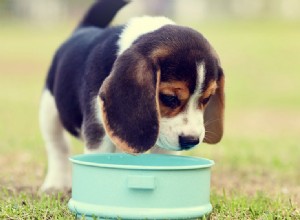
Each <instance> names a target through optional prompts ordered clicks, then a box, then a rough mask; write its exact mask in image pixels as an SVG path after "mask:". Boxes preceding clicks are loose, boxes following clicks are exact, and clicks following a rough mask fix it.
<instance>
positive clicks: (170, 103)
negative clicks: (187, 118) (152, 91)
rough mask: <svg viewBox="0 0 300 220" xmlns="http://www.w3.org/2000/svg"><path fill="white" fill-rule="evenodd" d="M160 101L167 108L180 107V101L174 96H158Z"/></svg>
mask: <svg viewBox="0 0 300 220" xmlns="http://www.w3.org/2000/svg"><path fill="white" fill-rule="evenodd" d="M159 99H160V101H161V102H162V103H163V104H164V105H165V106H167V107H169V108H177V107H178V106H180V100H179V99H178V97H177V96H175V95H166V94H162V93H160V94H159Z"/></svg>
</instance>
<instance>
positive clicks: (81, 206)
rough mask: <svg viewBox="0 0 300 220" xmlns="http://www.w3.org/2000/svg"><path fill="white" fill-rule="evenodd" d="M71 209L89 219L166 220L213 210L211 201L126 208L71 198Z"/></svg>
mask: <svg viewBox="0 0 300 220" xmlns="http://www.w3.org/2000/svg"><path fill="white" fill-rule="evenodd" d="M68 206H69V209H70V210H71V211H72V212H73V213H74V214H75V215H76V217H77V218H78V219H80V218H81V217H83V216H84V217H85V219H87V220H95V219H97V220H135V219H137V220H138V219H139V220H141V219H147V220H165V219H170V220H171V219H177V220H179V219H185V220H188V219H197V218H201V217H203V216H204V215H208V214H209V213H210V212H211V211H212V205H211V204H210V203H208V204H205V205H202V206H198V207H190V208H172V209H170V208H124V207H109V206H101V205H92V204H87V203H82V202H78V201H75V200H74V199H70V201H69V203H68Z"/></svg>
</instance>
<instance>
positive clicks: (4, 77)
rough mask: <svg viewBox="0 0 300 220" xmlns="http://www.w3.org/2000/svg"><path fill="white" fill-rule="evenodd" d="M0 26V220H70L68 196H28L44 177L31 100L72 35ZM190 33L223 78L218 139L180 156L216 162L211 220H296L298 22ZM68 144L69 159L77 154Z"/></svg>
mask: <svg viewBox="0 0 300 220" xmlns="http://www.w3.org/2000/svg"><path fill="white" fill-rule="evenodd" d="M0 26H1V29H0V42H1V44H0V123H1V125H0V137H1V138H0V186H1V189H0V219H74V216H73V215H71V213H69V211H68V209H67V207H66V203H67V201H68V198H69V197H68V196H59V197H49V196H39V195H37V193H36V189H37V188H38V186H39V185H40V184H41V182H42V180H43V177H44V175H45V171H46V154H45V150H44V147H43V142H42V139H41V136H40V133H39V129H38V121H37V113H38V105H39V97H40V94H41V90H42V87H43V81H44V77H45V74H46V72H47V68H48V66H49V63H50V60H51V57H52V55H53V53H54V51H55V49H56V48H57V46H58V45H59V44H60V43H61V41H62V40H64V39H65V38H66V37H67V36H68V35H69V33H70V32H71V31H72V29H73V25H70V24H69V25H68V24H61V25H57V26H49V27H36V26H32V25H26V24H19V23H12V22H3V21H2V22H1V21H0ZM197 28H198V30H199V31H200V32H202V33H203V34H204V35H205V36H206V37H207V38H208V39H209V40H210V42H211V43H212V44H213V45H214V47H215V49H216V50H217V51H218V53H219V55H220V58H221V61H222V65H223V68H224V71H225V75H226V124H225V129H226V130H225V135H224V139H223V141H222V142H221V143H220V144H218V145H215V146H209V145H202V146H199V147H198V148H196V149H195V150H193V151H190V152H188V153H187V154H189V155H196V156H201V157H207V158H210V159H213V160H214V161H215V162H216V164H215V166H214V167H213V170H212V198H211V201H212V204H213V207H214V210H213V212H212V214H211V219H300V211H299V207H300V172H299V170H300V163H299V159H300V144H299V141H298V139H299V131H300V116H299V111H300V93H299V82H300V74H299V72H300V65H299V52H300V44H299V42H298V41H299V39H300V22H282V21H222V22H209V23H201V24H198V25H197ZM4 42H5V43H4ZM73 142H74V146H75V147H74V149H73V151H74V153H80V152H82V149H81V146H80V145H81V143H79V142H77V141H75V140H74V141H73Z"/></svg>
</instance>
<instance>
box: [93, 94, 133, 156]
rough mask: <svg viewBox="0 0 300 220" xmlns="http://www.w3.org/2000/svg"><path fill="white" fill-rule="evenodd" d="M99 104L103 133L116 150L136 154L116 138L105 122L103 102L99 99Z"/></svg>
mask: <svg viewBox="0 0 300 220" xmlns="http://www.w3.org/2000/svg"><path fill="white" fill-rule="evenodd" d="M99 104H100V108H101V109H102V111H101V113H102V120H103V125H104V126H103V127H104V129H105V132H106V133H107V134H108V135H109V137H110V138H111V139H112V142H113V143H114V144H115V145H116V147H117V148H120V149H122V150H123V151H125V152H126V153H130V154H136V153H138V152H137V151H136V149H134V147H131V146H129V144H128V143H127V142H125V141H123V140H121V139H120V138H118V137H117V136H115V135H114V133H113V131H112V130H111V128H110V126H109V124H108V122H107V117H106V110H105V107H104V104H103V101H102V100H101V99H100V98H99Z"/></svg>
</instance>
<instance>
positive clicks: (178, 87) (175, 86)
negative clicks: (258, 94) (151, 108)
mask: <svg viewBox="0 0 300 220" xmlns="http://www.w3.org/2000/svg"><path fill="white" fill-rule="evenodd" d="M159 93H162V94H166V95H176V96H177V97H178V99H179V100H180V101H181V105H180V106H178V107H177V108H175V109H172V108H169V107H167V106H165V105H164V104H163V103H162V102H159V104H160V105H159V106H160V114H161V116H162V117H174V116H175V115H177V114H178V113H179V112H181V111H182V110H183V109H184V106H185V104H186V103H187V101H188V99H189V97H190V92H189V89H188V86H187V84H186V83H185V82H182V81H171V82H162V83H160V85H159Z"/></svg>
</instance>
